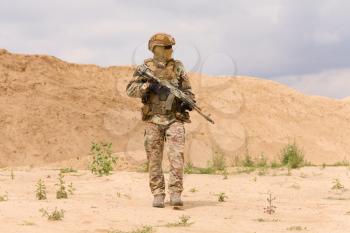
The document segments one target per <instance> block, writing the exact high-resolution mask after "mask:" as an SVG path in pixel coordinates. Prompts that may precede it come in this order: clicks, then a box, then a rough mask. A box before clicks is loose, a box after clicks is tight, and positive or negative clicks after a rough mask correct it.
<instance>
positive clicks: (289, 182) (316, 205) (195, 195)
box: [0, 167, 350, 233]
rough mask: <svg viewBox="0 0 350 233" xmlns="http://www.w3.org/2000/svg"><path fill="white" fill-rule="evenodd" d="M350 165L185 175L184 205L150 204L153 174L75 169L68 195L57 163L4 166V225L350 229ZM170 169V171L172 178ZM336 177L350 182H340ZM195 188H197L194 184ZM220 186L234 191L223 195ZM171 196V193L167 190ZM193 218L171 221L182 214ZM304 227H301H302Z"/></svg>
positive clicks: (22, 230)
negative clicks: (61, 188) (40, 186)
mask: <svg viewBox="0 0 350 233" xmlns="http://www.w3.org/2000/svg"><path fill="white" fill-rule="evenodd" d="M349 173H350V170H349V168H345V167H326V168H324V169H322V167H305V168H302V169H298V170H293V171H292V174H291V175H290V176H288V175H286V174H287V171H286V170H285V169H284V170H280V169H275V170H270V171H269V172H268V173H267V174H266V175H264V176H259V175H257V173H256V172H253V173H250V174H247V173H241V174H235V175H229V176H228V179H223V176H222V175H196V174H191V175H185V190H184V192H183V199H184V207H183V208H181V209H179V210H174V209H173V208H172V207H170V206H169V203H168V202H167V203H166V207H165V208H164V209H158V208H153V207H151V202H152V195H151V194H150V192H149V187H148V184H147V179H148V174H147V173H137V172H123V171H117V172H114V173H113V174H112V175H110V176H105V177H97V176H95V175H92V174H91V173H90V172H89V171H87V170H79V171H78V172H76V173H68V174H66V176H65V177H64V180H65V181H66V183H67V184H68V183H70V182H72V183H73V186H74V187H75V188H76V191H75V192H74V194H73V195H69V198H68V199H60V200H58V199H56V198H55V192H56V190H57V187H56V186H55V183H57V174H58V171H57V170H53V169H38V168H33V169H30V168H28V167H27V168H17V170H14V171H13V174H14V179H13V180H12V179H11V172H10V170H2V171H1V172H0V182H1V187H0V195H3V194H4V193H5V191H6V192H7V195H8V200H7V201H4V202H0V219H1V224H0V232H6V233H47V232H50V233H56V232H57V233H59V232H60V233H61V232H72V233H73V232H74V233H108V232H113V231H115V232H117V230H120V231H122V232H132V231H133V230H137V229H141V228H142V226H152V229H153V230H154V232H158V233H162V232H164V233H168V232H198V233H199V232H200V233H232V232H242V233H245V232H247V233H248V232H249V233H254V232H259V233H262V232H276V233H277V232H278V233H280V232H294V231H297V232H314V233H330V232H332V233H345V232H349V230H350V191H349V190H348V189H347V188H349V187H350V180H349ZM167 177H168V176H167V174H166V178H167ZM40 178H41V179H43V180H44V182H45V184H46V187H47V198H48V199H47V200H40V201H39V200H36V197H35V191H34V190H35V189H36V187H35V185H36V182H37V181H38V180H39V179H40ZM334 179H339V181H340V182H341V184H342V185H343V186H344V189H339V190H334V189H332V186H333V185H334V183H333V182H334ZM193 188H195V192H193V190H192V189H193ZM220 192H224V193H225V195H226V196H227V198H226V199H225V202H218V196H217V194H219V193H220ZM267 193H271V194H272V197H275V198H276V199H275V200H274V201H273V205H274V206H276V209H275V213H274V214H271V215H270V214H267V213H265V212H264V208H265V207H267V205H268V202H267V200H266V199H267V197H268V195H267ZM166 198H167V200H168V196H167V197H166ZM55 207H57V209H59V210H60V209H63V210H65V213H64V218H63V220H61V221H49V220H47V218H46V217H42V214H41V212H39V209H41V208H44V209H47V210H48V211H52V210H54V209H55ZM182 215H185V216H190V219H189V222H190V223H193V224H191V225H189V226H177V227H169V224H171V223H176V222H178V221H179V218H180V217H181V216H182ZM295 229H299V230H295Z"/></svg>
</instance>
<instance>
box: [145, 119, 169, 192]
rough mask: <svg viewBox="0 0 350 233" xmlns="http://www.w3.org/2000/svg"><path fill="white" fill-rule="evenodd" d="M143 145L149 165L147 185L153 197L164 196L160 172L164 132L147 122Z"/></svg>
mask: <svg viewBox="0 0 350 233" xmlns="http://www.w3.org/2000/svg"><path fill="white" fill-rule="evenodd" d="M144 145H145V150H146V154H147V159H148V164H149V185H150V188H151V192H152V194H153V195H159V194H165V182H164V175H163V170H162V160H163V148H164V130H162V129H161V128H160V127H159V126H158V125H156V124H153V123H150V122H147V123H146V128H145V138H144Z"/></svg>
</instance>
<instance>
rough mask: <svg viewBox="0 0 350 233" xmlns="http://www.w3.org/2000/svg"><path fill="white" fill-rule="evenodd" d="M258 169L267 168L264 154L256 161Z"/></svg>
mask: <svg viewBox="0 0 350 233" xmlns="http://www.w3.org/2000/svg"><path fill="white" fill-rule="evenodd" d="M256 167H262V168H266V167H267V158H266V156H265V155H264V154H261V155H260V156H259V158H257V160H256Z"/></svg>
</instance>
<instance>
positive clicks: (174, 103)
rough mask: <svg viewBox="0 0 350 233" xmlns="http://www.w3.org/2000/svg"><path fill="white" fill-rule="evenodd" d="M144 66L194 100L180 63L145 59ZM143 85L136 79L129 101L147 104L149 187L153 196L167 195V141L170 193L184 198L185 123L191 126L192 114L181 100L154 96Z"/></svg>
mask: <svg viewBox="0 0 350 233" xmlns="http://www.w3.org/2000/svg"><path fill="white" fill-rule="evenodd" d="M144 64H146V65H147V66H148V67H149V68H150V70H152V71H153V73H154V74H155V75H156V76H157V77H158V78H160V79H167V80H168V81H169V82H170V83H171V84H173V85H174V86H176V87H178V88H180V89H181V90H183V91H184V92H185V93H187V94H189V95H192V97H193V98H194V95H193V94H192V92H191V86H190V83H189V79H188V76H187V75H186V72H185V70H184V67H183V65H182V63H181V62H180V61H178V60H173V59H170V60H168V61H166V62H159V61H157V60H156V59H146V60H145V62H144ZM144 83H145V80H143V79H142V77H139V76H137V75H134V77H133V79H132V80H131V81H130V82H129V84H128V86H127V88H126V92H127V94H128V96H130V97H138V98H142V102H143V103H144V105H143V107H142V119H143V120H144V121H145V122H146V128H145V134H144V146H145V150H146V154H147V159H148V163H149V179H150V181H149V185H150V188H151V191H152V194H153V195H159V194H165V182H164V175H163V170H162V160H163V149H164V142H165V141H166V142H167V145H168V159H169V162H170V173H169V183H168V189H169V193H171V194H172V193H180V194H181V192H182V191H183V167H184V146H185V128H184V122H190V120H189V114H188V112H187V111H183V109H181V108H180V107H179V106H180V102H179V100H178V99H177V98H176V97H175V96H173V95H172V94H171V93H166V91H160V93H157V94H155V93H152V92H150V91H149V90H143V89H142V85H144Z"/></svg>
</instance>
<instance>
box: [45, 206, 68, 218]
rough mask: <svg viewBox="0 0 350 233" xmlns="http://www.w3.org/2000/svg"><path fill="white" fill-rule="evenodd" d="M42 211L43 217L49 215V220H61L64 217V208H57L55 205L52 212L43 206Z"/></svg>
mask: <svg viewBox="0 0 350 233" xmlns="http://www.w3.org/2000/svg"><path fill="white" fill-rule="evenodd" d="M39 211H40V212H41V213H42V216H43V217H47V219H48V220H50V221H59V220H62V219H63V218H64V212H65V211H64V210H62V209H61V210H57V207H55V210H53V211H52V212H51V213H49V212H48V211H47V210H45V209H44V208H41V209H40V210H39Z"/></svg>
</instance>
